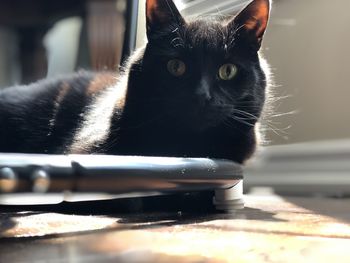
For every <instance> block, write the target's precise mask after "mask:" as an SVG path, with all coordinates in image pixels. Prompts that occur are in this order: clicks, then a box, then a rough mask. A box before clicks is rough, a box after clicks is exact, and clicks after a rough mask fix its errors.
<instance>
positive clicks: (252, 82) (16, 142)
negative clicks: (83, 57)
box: [0, 0, 269, 163]
mask: <svg viewBox="0 0 350 263" xmlns="http://www.w3.org/2000/svg"><path fill="white" fill-rule="evenodd" d="M264 5H265V6H266V5H269V2H268V1H267V0H255V1H253V2H252V3H251V4H250V5H249V6H248V7H247V8H246V9H245V11H244V12H242V13H241V14H242V15H238V16H237V17H236V18H235V19H233V20H232V21H229V23H226V24H225V23H220V22H217V21H201V20H197V21H194V22H191V23H187V22H185V20H184V19H183V18H182V17H181V15H180V14H179V13H178V11H177V9H176V7H175V6H174V5H173V3H172V1H170V0H148V1H147V36H148V40H149V42H148V44H147V45H146V47H145V48H144V50H142V51H141V52H140V54H139V55H137V56H134V57H133V58H132V59H131V61H130V63H129V66H128V67H127V68H126V72H125V74H126V76H128V80H127V82H125V83H124V82H120V83H119V84H116V85H115V87H114V89H116V90H117V89H121V88H122V86H123V85H127V93H126V97H125V104H123V105H122V106H120V105H119V106H118V105H116V106H115V109H114V111H113V117H112V118H111V119H110V120H109V121H110V122H111V123H110V124H111V125H110V127H109V131H108V133H107V136H106V137H105V138H104V139H103V140H102V141H101V140H100V141H96V142H94V143H93V145H90V146H89V145H88V146H86V145H84V142H83V141H82V142H81V144H82V147H81V148H80V149H79V150H78V151H76V147H74V150H72V149H73V148H71V145H72V143H74V142H75V145H78V146H79V141H78V142H77V141H76V138H74V133H76V132H77V130H79V129H81V128H82V127H81V126H82V125H83V123H84V116H87V115H88V111H89V110H90V109H91V108H92V107H95V106H96V105H94V103H96V101H97V100H96V98H97V97H99V96H103V94H104V92H106V90H105V89H103V88H101V91H100V90H99V91H98V92H94V93H93V94H88V92H87V89H88V87H89V86H91V82H92V81H94V80H95V79H96V77H98V74H97V75H94V74H93V73H80V74H78V75H75V76H73V77H70V78H67V79H65V80H64V79H59V80H54V81H47V80H46V81H41V82H38V83H36V84H33V85H31V86H29V87H15V88H10V89H6V90H4V91H1V93H0V106H1V109H0V123H1V127H2V128H1V130H0V151H2V152H35V153H38V152H42V153H70V152H72V151H73V152H79V153H92V152H99V153H106V154H121V155H152V156H178V157H180V156H187V157H211V158H226V159H230V160H234V161H237V162H239V163H242V162H244V161H245V160H246V159H247V158H249V157H250V156H251V154H252V153H253V151H254V149H255V145H256V138H255V137H256V135H255V125H256V123H257V121H258V119H259V117H260V115H261V112H262V108H263V106H264V101H265V88H266V76H265V74H264V71H263V69H262V68H261V66H260V63H259V56H258V54H257V50H258V49H259V47H260V42H261V36H262V35H261V34H260V32H261V30H263V31H264V30H265V27H266V24H265V25H263V24H262V23H260V21H259V16H258V15H259V14H257V13H256V12H258V11H257V10H256V9H257V7H259V8H260V6H264ZM254 12H255V13H254ZM250 13H251V14H250ZM164 14H165V15H164ZM247 14H250V16H247ZM260 15H261V14H260ZM262 15H266V16H268V14H262ZM252 17H253V18H254V19H252ZM249 19H251V21H248V22H250V23H254V22H255V21H256V25H255V27H252V26H251V24H249V25H250V27H249V26H245V24H244V22H246V21H247V20H249ZM242 20H243V23H242ZM237 21H239V23H238V22H237ZM252 21H253V22H252ZM256 32H259V34H260V35H259V36H258V35H257V33H256ZM258 37H259V39H258ZM174 58H176V59H180V60H182V61H183V62H184V63H185V64H186V72H185V73H184V75H182V76H181V77H174V76H173V75H171V74H170V73H169V71H168V70H167V62H168V61H169V60H171V59H174ZM226 63H232V64H234V65H236V66H237V68H238V73H237V76H236V77H235V78H234V79H232V80H229V81H223V80H220V79H219V77H218V70H219V68H220V66H222V65H223V64H226ZM62 83H65V85H68V86H69V91H68V92H67V94H64V98H63V99H62V100H60V101H59V107H58V108H59V110H57V97H60V96H59V92H60V90H61V92H62V85H63V84H62ZM67 83H68V84H67ZM55 100H56V102H55ZM55 103H56V104H55ZM55 105H56V106H55ZM97 106H98V105H97ZM53 117H54V118H53ZM100 119H103V116H101V118H99V117H96V119H95V120H94V121H93V125H100V124H99V121H100ZM53 123H54V124H53ZM90 123H91V122H90ZM74 140H75V141H74ZM78 148H79V147H78Z"/></svg>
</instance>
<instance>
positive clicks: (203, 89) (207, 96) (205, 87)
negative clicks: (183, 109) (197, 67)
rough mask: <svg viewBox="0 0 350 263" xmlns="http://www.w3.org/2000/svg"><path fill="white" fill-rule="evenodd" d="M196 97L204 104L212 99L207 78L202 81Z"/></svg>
mask: <svg viewBox="0 0 350 263" xmlns="http://www.w3.org/2000/svg"><path fill="white" fill-rule="evenodd" d="M196 96H197V98H198V99H199V101H201V102H202V103H207V102H209V101H210V100H211V99H212V95H211V89H210V82H209V80H207V79H206V78H202V79H201V81H200V83H199V85H198V87H197V90H196Z"/></svg>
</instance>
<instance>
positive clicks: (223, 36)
mask: <svg viewBox="0 0 350 263" xmlns="http://www.w3.org/2000/svg"><path fill="white" fill-rule="evenodd" d="M227 31H228V30H227V27H226V26H224V25H223V24H221V23H219V22H217V21H211V20H197V21H194V22H190V23H188V24H187V25H186V26H185V28H184V42H185V43H186V45H187V46H190V47H191V48H194V49H203V50H205V51H212V52H222V51H224V50H225V49H226V48H227V43H228V41H229V40H228V32H227Z"/></svg>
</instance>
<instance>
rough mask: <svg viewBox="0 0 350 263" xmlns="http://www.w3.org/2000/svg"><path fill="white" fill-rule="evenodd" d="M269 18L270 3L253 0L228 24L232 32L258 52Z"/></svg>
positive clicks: (264, 0) (267, 0)
mask: <svg viewBox="0 0 350 263" xmlns="http://www.w3.org/2000/svg"><path fill="white" fill-rule="evenodd" d="M269 16H270V1H269V0H253V1H252V2H251V3H250V4H248V5H247V6H246V7H245V8H244V9H243V10H242V11H241V12H240V13H239V14H238V15H237V16H236V17H235V18H234V19H233V21H232V22H231V23H229V26H234V29H235V31H234V32H236V33H238V34H239V35H240V36H241V37H245V38H246V40H248V41H249V42H250V43H249V44H251V45H252V46H253V47H254V48H255V49H256V50H259V49H260V46H261V42H262V39H263V36H264V33H265V30H266V27H267V23H268V20H269Z"/></svg>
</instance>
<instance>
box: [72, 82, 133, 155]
mask: <svg viewBox="0 0 350 263" xmlns="http://www.w3.org/2000/svg"><path fill="white" fill-rule="evenodd" d="M126 81H127V80H126V76H124V77H123V78H122V79H121V80H120V81H119V82H118V83H117V84H116V85H114V86H112V87H109V88H107V89H106V90H105V91H104V92H102V93H101V94H99V95H98V96H97V97H96V98H95V101H93V102H92V103H91V106H90V108H89V109H88V110H87V112H86V113H85V115H84V119H83V121H82V123H81V125H80V127H79V128H78V129H77V131H76V133H75V135H74V137H73V138H74V139H73V143H72V145H71V146H70V149H69V152H70V153H75V154H78V153H80V154H81V153H88V152H89V150H90V149H91V148H93V147H94V146H98V145H100V144H101V143H103V142H104V141H105V140H106V139H107V138H108V135H109V133H110V128H111V125H112V118H113V115H114V113H115V112H116V111H117V110H120V109H123V106H124V102H125V101H124V100H125V94H126Z"/></svg>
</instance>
